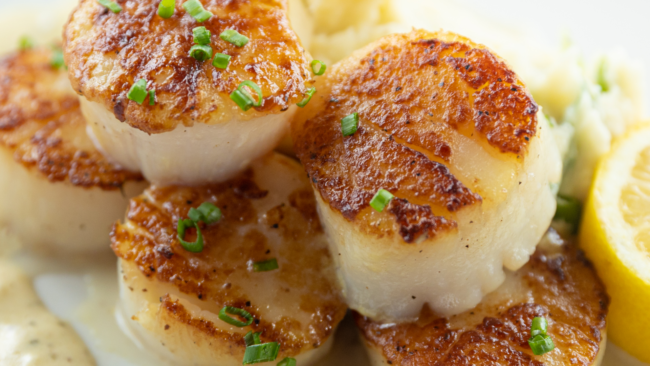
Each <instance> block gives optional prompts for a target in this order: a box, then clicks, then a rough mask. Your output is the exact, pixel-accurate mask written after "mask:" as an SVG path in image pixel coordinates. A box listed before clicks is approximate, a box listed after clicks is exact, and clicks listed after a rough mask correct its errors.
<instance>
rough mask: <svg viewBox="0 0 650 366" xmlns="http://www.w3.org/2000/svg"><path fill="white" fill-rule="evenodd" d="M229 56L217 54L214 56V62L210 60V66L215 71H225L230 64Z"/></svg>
mask: <svg viewBox="0 0 650 366" xmlns="http://www.w3.org/2000/svg"><path fill="white" fill-rule="evenodd" d="M230 58H231V56H229V55H225V54H223V53H217V54H216V55H214V60H212V66H214V67H216V68H217V69H227V68H228V65H229V64H230Z"/></svg>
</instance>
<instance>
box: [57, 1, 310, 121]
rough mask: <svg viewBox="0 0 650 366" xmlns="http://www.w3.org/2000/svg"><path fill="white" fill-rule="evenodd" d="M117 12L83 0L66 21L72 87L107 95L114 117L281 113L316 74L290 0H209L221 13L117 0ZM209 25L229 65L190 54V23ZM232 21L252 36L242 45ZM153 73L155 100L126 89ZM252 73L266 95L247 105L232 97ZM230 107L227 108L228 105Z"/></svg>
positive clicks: (98, 97) (103, 98)
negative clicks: (170, 11) (167, 11)
mask: <svg viewBox="0 0 650 366" xmlns="http://www.w3.org/2000/svg"><path fill="white" fill-rule="evenodd" d="M117 3H118V4H120V5H121V6H122V9H123V10H122V11H121V12H120V13H119V14H114V13H112V12H109V11H108V10H107V9H105V8H103V7H102V6H100V5H98V4H97V2H96V1H95V0H82V1H81V2H80V4H79V6H78V7H77V8H76V10H75V11H74V12H73V14H72V16H71V18H70V21H69V23H68V24H67V25H66V28H65V30H64V48H65V59H66V62H67V63H68V66H69V67H70V80H71V81H72V85H73V87H74V89H75V90H77V91H79V92H80V93H81V94H83V96H85V97H86V98H87V99H89V100H91V101H94V102H98V103H101V104H103V105H104V106H105V107H106V108H107V109H108V110H109V111H112V112H113V113H114V114H115V116H116V118H117V119H119V120H121V121H123V122H124V121H125V122H127V123H128V124H129V125H131V126H132V127H134V128H137V129H140V130H142V131H144V132H147V133H160V132H165V131H171V130H173V129H174V128H175V127H176V126H177V125H179V124H182V125H185V126H192V125H193V124H194V123H196V122H199V123H205V122H210V123H218V122H224V121H223V120H221V119H222V118H228V116H233V115H234V116H239V117H241V118H242V119H247V118H251V117H255V116H258V117H259V116H262V115H265V114H269V113H281V112H282V111H285V110H287V109H288V108H289V107H291V106H293V105H295V104H296V103H297V102H299V101H300V100H302V99H303V97H304V93H305V91H306V89H307V86H305V83H307V82H310V80H311V71H310V69H309V60H308V59H307V54H306V52H305V51H304V49H303V48H302V45H301V44H300V40H299V39H298V37H297V35H296V34H295V33H294V32H293V30H292V29H291V26H290V23H289V20H288V18H287V15H286V12H287V9H286V8H287V6H286V1H284V0H259V1H248V0H228V1H226V0H209V1H207V0H204V1H202V4H203V6H204V8H205V9H206V10H209V11H211V12H212V13H213V14H214V16H213V17H212V18H210V19H209V20H207V21H205V22H203V23H198V22H197V21H196V20H195V19H194V18H192V17H191V16H190V15H189V14H188V13H187V12H186V11H185V9H184V8H183V3H185V1H184V0H179V1H176V9H175V12H174V15H173V16H172V17H171V18H170V19H163V18H161V17H159V16H158V15H157V14H156V13H157V10H158V5H159V3H160V1H159V0H118V1H117ZM199 26H204V27H206V28H207V29H208V30H209V31H210V32H211V33H212V37H211V43H210V46H211V47H212V49H213V54H216V53H224V54H227V55H230V56H231V57H232V59H231V61H230V64H229V66H228V68H227V69H225V70H222V69H217V68H215V67H214V66H212V59H210V60H208V61H205V62H201V61H197V60H195V59H194V58H192V57H190V56H189V51H190V48H191V47H192V46H193V45H194V42H193V34H192V30H193V29H194V28H196V27H199ZM227 29H234V30H237V31H238V32H239V33H241V34H243V35H245V36H246V37H248V38H249V40H250V41H249V43H248V44H247V45H245V46H244V47H236V46H235V45H233V44H231V43H228V42H226V41H224V40H222V39H220V38H219V35H220V34H221V33H222V32H223V31H224V30H227ZM139 79H145V80H147V82H148V86H147V88H148V89H155V90H156V105H155V106H150V105H149V104H148V100H147V101H145V103H144V104H143V105H138V104H136V103H135V102H133V101H130V100H129V99H127V93H128V91H129V89H130V88H131V86H132V85H133V83H134V82H135V81H137V80H139ZM245 80H251V81H253V82H255V83H257V84H258V85H259V86H260V87H261V88H262V91H263V94H264V95H263V96H264V102H263V105H262V106H261V107H259V108H256V110H251V111H249V112H247V113H245V114H244V113H243V112H241V111H239V109H238V107H237V106H236V105H235V103H234V102H232V101H231V100H230V98H229V95H230V93H231V92H233V91H234V90H235V89H236V88H237V87H238V85H239V84H240V83H241V82H242V81H245ZM224 112H225V115H223V113H224Z"/></svg>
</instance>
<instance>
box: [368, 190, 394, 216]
mask: <svg viewBox="0 0 650 366" xmlns="http://www.w3.org/2000/svg"><path fill="white" fill-rule="evenodd" d="M394 197H395V196H393V195H392V194H391V193H390V192H388V191H387V190H385V189H380V190H379V191H377V194H375V196H374V197H373V198H372V200H371V201H370V207H372V208H374V209H375V211H377V212H382V211H383V210H384V208H385V207H386V205H388V203H389V202H390V200H392V199H393V198H394Z"/></svg>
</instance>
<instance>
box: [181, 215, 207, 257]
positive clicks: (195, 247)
mask: <svg viewBox="0 0 650 366" xmlns="http://www.w3.org/2000/svg"><path fill="white" fill-rule="evenodd" d="M192 226H194V228H196V241H195V242H192V243H190V242H187V241H185V231H186V230H187V229H188V228H190V227H192ZM177 231H178V240H179V241H180V242H181V245H182V246H183V248H184V249H185V250H187V251H188V252H192V253H201V252H202V251H203V234H201V229H199V224H198V223H197V222H195V221H192V220H189V219H185V220H178V228H177Z"/></svg>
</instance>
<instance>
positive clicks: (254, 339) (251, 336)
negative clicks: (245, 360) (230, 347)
mask: <svg viewBox="0 0 650 366" xmlns="http://www.w3.org/2000/svg"><path fill="white" fill-rule="evenodd" d="M244 342H246V347H249V346H252V345H255V344H260V343H262V341H261V340H260V333H253V332H252V331H251V332H248V333H246V335H245V336H244Z"/></svg>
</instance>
